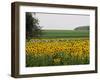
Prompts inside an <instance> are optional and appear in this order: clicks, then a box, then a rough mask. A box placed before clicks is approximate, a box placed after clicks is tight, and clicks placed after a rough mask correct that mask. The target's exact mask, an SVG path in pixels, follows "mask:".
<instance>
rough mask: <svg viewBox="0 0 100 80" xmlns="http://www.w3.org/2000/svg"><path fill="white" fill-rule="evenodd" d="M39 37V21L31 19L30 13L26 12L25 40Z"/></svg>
mask: <svg viewBox="0 0 100 80" xmlns="http://www.w3.org/2000/svg"><path fill="white" fill-rule="evenodd" d="M34 15H35V14H34ZM40 35H41V27H40V26H39V20H38V19H37V18H35V17H33V16H32V14H31V13H30V12H26V39H29V38H32V37H39V36H40Z"/></svg>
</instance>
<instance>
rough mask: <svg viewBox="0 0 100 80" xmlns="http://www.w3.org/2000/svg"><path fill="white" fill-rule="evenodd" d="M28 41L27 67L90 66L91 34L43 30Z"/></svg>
mask: <svg viewBox="0 0 100 80" xmlns="http://www.w3.org/2000/svg"><path fill="white" fill-rule="evenodd" d="M42 32H43V33H42V36H41V37H40V38H33V39H30V40H29V41H26V67H34V66H38V67H39V66H57V65H80V64H89V32H88V31H82V30H81V31H74V30H73V31H72V30H43V31H42Z"/></svg>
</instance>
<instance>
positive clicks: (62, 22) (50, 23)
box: [33, 13, 90, 30]
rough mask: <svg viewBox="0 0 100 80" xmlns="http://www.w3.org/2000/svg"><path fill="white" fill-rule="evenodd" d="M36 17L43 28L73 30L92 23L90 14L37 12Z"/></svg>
mask: <svg viewBox="0 0 100 80" xmlns="http://www.w3.org/2000/svg"><path fill="white" fill-rule="evenodd" d="M33 16H34V14H33ZM36 17H37V18H38V19H39V21H40V22H39V25H40V26H42V29H56V30H57V29H58V30H73V29H75V28H76V27H78V26H87V25H90V16H89V15H71V14H70V15H68V14H66V15H62V14H49V13H36Z"/></svg>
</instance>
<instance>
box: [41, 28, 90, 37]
mask: <svg viewBox="0 0 100 80" xmlns="http://www.w3.org/2000/svg"><path fill="white" fill-rule="evenodd" d="M84 37H85V38H86V37H89V31H88V30H79V31H78V30H42V38H84Z"/></svg>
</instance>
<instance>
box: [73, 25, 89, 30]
mask: <svg viewBox="0 0 100 80" xmlns="http://www.w3.org/2000/svg"><path fill="white" fill-rule="evenodd" d="M74 30H89V26H79V27H77V28H75V29H74Z"/></svg>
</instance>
